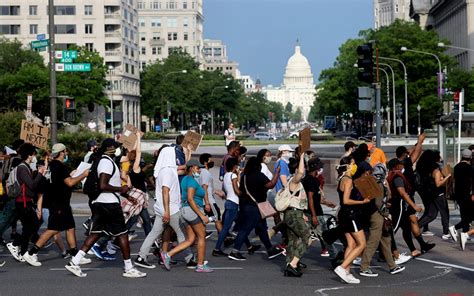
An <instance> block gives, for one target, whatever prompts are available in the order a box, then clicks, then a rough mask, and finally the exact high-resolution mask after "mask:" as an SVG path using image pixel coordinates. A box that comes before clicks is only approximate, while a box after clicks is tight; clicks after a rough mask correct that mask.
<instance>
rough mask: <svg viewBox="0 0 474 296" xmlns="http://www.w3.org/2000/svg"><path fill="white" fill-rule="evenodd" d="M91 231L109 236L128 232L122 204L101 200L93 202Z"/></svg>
mask: <svg viewBox="0 0 474 296" xmlns="http://www.w3.org/2000/svg"><path fill="white" fill-rule="evenodd" d="M90 233H105V234H106V235H109V236H119V235H122V234H125V233H127V226H126V225H125V218H124V217H123V212H122V207H121V206H120V204H119V203H99V202H96V203H94V204H92V217H91V226H90Z"/></svg>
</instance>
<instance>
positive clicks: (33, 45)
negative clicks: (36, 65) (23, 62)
mask: <svg viewBox="0 0 474 296" xmlns="http://www.w3.org/2000/svg"><path fill="white" fill-rule="evenodd" d="M48 46H49V39H44V40H38V41H31V48H32V49H37V48H43V47H48Z"/></svg>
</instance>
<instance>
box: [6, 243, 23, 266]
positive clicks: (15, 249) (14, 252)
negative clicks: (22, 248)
mask: <svg viewBox="0 0 474 296" xmlns="http://www.w3.org/2000/svg"><path fill="white" fill-rule="evenodd" d="M7 248H8V251H10V253H11V254H12V256H13V258H15V260H16V261H20V262H21V260H20V257H21V255H20V254H19V250H18V247H17V246H14V245H13V243H8V244H7Z"/></svg>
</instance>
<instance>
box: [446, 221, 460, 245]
mask: <svg viewBox="0 0 474 296" xmlns="http://www.w3.org/2000/svg"><path fill="white" fill-rule="evenodd" d="M448 229H449V234H451V238H452V239H453V240H454V241H455V242H457V241H458V231H457V230H456V228H455V227H454V225H453V226H449V228H448Z"/></svg>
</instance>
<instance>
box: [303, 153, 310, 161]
mask: <svg viewBox="0 0 474 296" xmlns="http://www.w3.org/2000/svg"><path fill="white" fill-rule="evenodd" d="M309 159H310V156H309V155H308V154H305V155H304V163H308V160H309Z"/></svg>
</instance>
